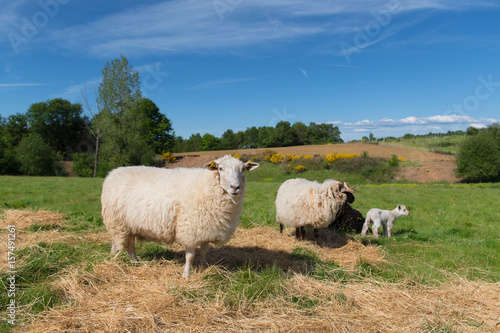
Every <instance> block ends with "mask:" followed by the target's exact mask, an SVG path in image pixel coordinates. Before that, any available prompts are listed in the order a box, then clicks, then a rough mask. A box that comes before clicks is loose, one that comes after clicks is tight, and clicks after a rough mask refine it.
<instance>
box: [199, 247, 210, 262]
mask: <svg viewBox="0 0 500 333" xmlns="http://www.w3.org/2000/svg"><path fill="white" fill-rule="evenodd" d="M208 249H209V246H208V243H203V244H201V249H200V253H201V266H206V265H207V253H208Z"/></svg>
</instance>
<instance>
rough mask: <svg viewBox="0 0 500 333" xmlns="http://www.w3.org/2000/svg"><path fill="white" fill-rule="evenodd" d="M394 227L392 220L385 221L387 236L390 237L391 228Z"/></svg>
mask: <svg viewBox="0 0 500 333" xmlns="http://www.w3.org/2000/svg"><path fill="white" fill-rule="evenodd" d="M393 225H394V220H389V221H387V228H386V229H387V235H388V236H389V237H392V226H393Z"/></svg>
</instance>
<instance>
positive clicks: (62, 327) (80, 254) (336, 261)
mask: <svg viewBox="0 0 500 333" xmlns="http://www.w3.org/2000/svg"><path fill="white" fill-rule="evenodd" d="M370 146H371V145H370ZM364 147H365V146H364V145H363V146H362V147H361V148H364ZM309 148H310V147H309ZM327 148H337V146H332V147H328V146H327ZM316 151H319V149H318V150H316ZM334 151H336V150H334ZM295 153H297V152H295ZM304 153H306V152H304ZM307 153H308V154H311V150H309V151H308V152H307ZM258 170H260V172H259V173H255V174H254V175H251V174H249V182H248V187H247V195H246V198H245V205H244V210H243V214H242V218H241V220H242V222H241V227H240V228H239V229H238V230H237V232H236V234H235V236H234V237H233V239H231V241H230V242H229V243H228V244H227V245H226V246H223V247H222V248H218V249H212V250H211V251H210V253H209V258H208V259H209V264H210V266H209V267H207V268H202V267H199V266H198V265H197V263H198V260H199V259H197V260H196V261H195V269H194V272H193V276H192V278H191V279H190V280H189V281H185V280H183V279H182V278H181V274H182V266H183V264H184V250H183V249H182V247H180V246H178V245H173V246H168V245H159V244H156V243H149V242H146V243H139V244H138V250H137V252H138V256H139V257H140V258H141V259H142V260H143V261H142V262H141V263H140V264H132V263H131V262H130V261H129V260H128V259H127V258H126V256H125V255H124V254H122V255H120V256H118V257H116V258H111V257H110V255H109V251H110V247H111V244H110V239H109V236H108V234H107V233H106V231H105V228H104V226H103V225H102V218H101V216H100V204H99V196H100V190H101V184H102V179H88V178H87V179H82V178H57V177H52V178H43V177H6V176H4V177H0V182H1V184H2V186H0V198H2V200H1V201H0V207H1V208H2V209H3V213H2V214H1V216H0V224H1V225H2V228H1V232H0V246H2V248H1V249H0V255H1V256H2V257H4V258H6V256H7V254H6V252H7V244H6V240H7V226H8V225H14V226H16V249H15V253H16V267H15V268H16V271H17V275H16V282H17V295H16V300H17V301H18V307H17V313H16V315H17V319H18V320H19V321H18V322H17V325H16V327H9V325H8V324H6V322H5V321H2V326H1V328H0V332H1V331H3V332H5V331H8V330H10V329H12V330H13V331H15V332H45V331H68V332H75V331H87V332H98V331H137V332H138V331H141V332H152V331H183V332H184V331H191V332H216V331H217V332H229V331H233V332H234V331H248V332H250V331H253V332H255V331H299V332H306V331H307V332H311V331H317V332H320V331H321V332H324V331H340V332H380V331H384V332H386V331H392V332H493V331H494V330H495V329H496V328H497V327H498V326H496V325H497V323H498V322H499V321H500V319H499V317H500V314H499V312H498V301H499V299H498V295H499V294H500V284H499V282H500V258H499V256H498V253H500V239H499V238H498V235H500V224H499V223H498V212H497V210H495V209H492V207H496V204H497V203H498V201H499V200H500V184H477V185H454V184H404V183H398V184H381V185H374V184H366V183H363V184H356V183H352V184H351V185H353V186H354V187H355V188H356V191H357V192H356V200H355V202H354V204H353V207H354V208H356V209H358V210H359V211H360V212H362V213H363V215H364V214H366V211H367V210H368V209H370V208H372V207H379V208H385V209H391V208H393V206H395V205H396V204H398V203H403V204H406V205H407V207H408V208H409V210H410V212H411V213H410V216H409V217H401V218H400V219H398V220H397V221H396V223H395V227H394V230H393V234H394V235H393V237H392V238H390V239H387V238H381V239H378V240H377V239H374V238H372V237H368V238H366V239H362V238H361V237H360V235H358V234H355V233H352V232H348V233H334V232H331V231H329V230H327V229H325V230H322V231H321V233H320V242H319V243H318V244H317V243H315V242H314V241H313V240H312V238H309V240H308V241H303V242H300V241H297V240H295V239H294V237H293V230H291V229H290V228H289V229H286V230H285V233H284V234H280V233H279V231H278V227H277V225H276V223H275V217H274V215H275V213H274V199H275V195H276V191H277V189H278V187H279V185H280V184H281V182H282V181H283V180H284V179H285V176H284V175H283V174H282V173H279V172H278V171H277V166H274V165H267V164H265V165H263V166H262V169H260V168H259V169H257V170H255V171H258ZM286 177H289V176H286ZM301 177H305V178H309V179H318V180H322V179H324V178H326V177H329V175H328V173H327V172H325V171H316V172H305V173H303V174H301ZM350 181H355V178H353V179H351V180H350ZM5 264H6V262H5V261H4V262H3V265H2V266H1V269H0V276H1V279H2V283H3V285H4V286H5V285H7V283H8V282H7V278H8V277H9V274H8V269H7V267H6V266H5ZM8 301H9V299H8V296H7V293H0V303H1V304H7V302H8ZM6 314H7V313H6V311H5V308H2V309H1V310H0V317H2V318H5V317H6Z"/></svg>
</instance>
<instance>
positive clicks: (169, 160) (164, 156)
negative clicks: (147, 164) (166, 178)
mask: <svg viewBox="0 0 500 333" xmlns="http://www.w3.org/2000/svg"><path fill="white" fill-rule="evenodd" d="M161 159H162V160H164V161H165V162H167V163H173V162H175V157H174V156H172V153H171V152H166V153H163V154H162V156H161Z"/></svg>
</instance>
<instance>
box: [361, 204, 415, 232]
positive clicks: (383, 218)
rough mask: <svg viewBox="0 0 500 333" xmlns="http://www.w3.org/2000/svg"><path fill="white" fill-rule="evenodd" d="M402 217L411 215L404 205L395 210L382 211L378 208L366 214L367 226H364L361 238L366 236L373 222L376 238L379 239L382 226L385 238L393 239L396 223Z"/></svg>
mask: <svg viewBox="0 0 500 333" xmlns="http://www.w3.org/2000/svg"><path fill="white" fill-rule="evenodd" d="M401 215H406V216H408V215H410V212H409V211H408V209H407V208H406V207H405V206H404V205H398V206H397V207H396V208H394V209H393V210H382V209H378V208H372V209H370V210H369V211H368V213H366V219H365V224H364V225H363V230H362V231H361V236H363V237H364V236H366V232H367V231H368V228H369V227H370V223H371V222H373V226H372V232H373V235H374V236H375V237H377V238H378V228H379V227H380V225H382V228H383V230H384V236H385V237H387V236H389V237H391V235H392V226H393V225H394V221H395V220H396V219H397V218H398V217H400V216H401Z"/></svg>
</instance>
